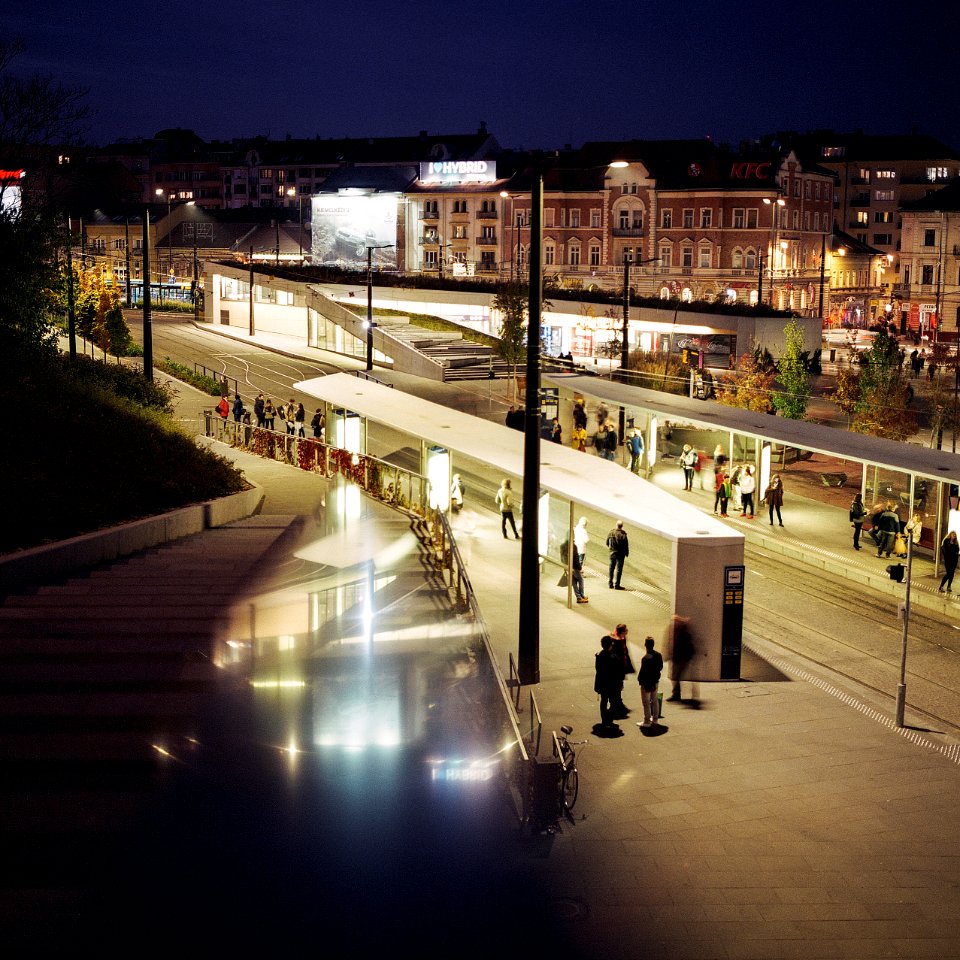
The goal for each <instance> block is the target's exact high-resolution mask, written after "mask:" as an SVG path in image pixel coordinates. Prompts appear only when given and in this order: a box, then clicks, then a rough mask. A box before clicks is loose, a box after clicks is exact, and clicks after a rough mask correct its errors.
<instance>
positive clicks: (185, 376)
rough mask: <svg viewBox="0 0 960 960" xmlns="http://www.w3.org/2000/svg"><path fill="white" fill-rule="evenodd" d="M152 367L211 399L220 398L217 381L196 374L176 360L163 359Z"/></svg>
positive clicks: (218, 382)
mask: <svg viewBox="0 0 960 960" xmlns="http://www.w3.org/2000/svg"><path fill="white" fill-rule="evenodd" d="M154 366H155V367H156V368H157V369H158V370H162V371H163V372H164V373H169V374H170V376H171V377H176V379H177V380H182V381H183V382H184V383H189V384H190V386H192V387H196V388H197V389H198V390H202V391H203V392H204V393H209V394H210V396H211V397H219V396H221V390H220V381H219V380H216V379H214V378H213V377H206V376H204V375H203V374H202V373H197V372H196V371H195V370H191V369H190V368H189V367H186V366H184V365H183V364H182V363H177V361H176V360H171V359H170V358H169V357H164V358H163V360H162V361H161V362H160V363H155V364H154Z"/></svg>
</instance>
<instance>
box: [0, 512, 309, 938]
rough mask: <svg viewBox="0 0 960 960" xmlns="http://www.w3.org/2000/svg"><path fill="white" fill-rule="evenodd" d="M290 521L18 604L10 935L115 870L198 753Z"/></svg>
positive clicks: (6, 722) (7, 748)
mask: <svg viewBox="0 0 960 960" xmlns="http://www.w3.org/2000/svg"><path fill="white" fill-rule="evenodd" d="M292 521H293V518H291V517H276V516H258V517H250V518H248V519H246V520H243V521H239V522H237V523H233V524H230V525H228V526H224V527H219V528H215V529H211V530H207V531H204V532H203V533H200V534H197V535H195V536H192V537H187V538H184V539H182V540H178V541H174V542H172V543H169V544H166V545H163V546H160V547H156V548H153V549H150V550H145V551H143V552H141V553H139V554H136V555H134V556H131V557H128V558H125V559H122V560H118V561H114V562H112V563H109V564H105V565H103V566H101V567H97V568H94V569H91V570H89V571H88V572H86V573H85V574H81V575H78V576H74V577H71V578H70V579H67V580H65V581H64V582H61V583H55V584H48V585H43V586H39V587H36V588H34V589H33V590H31V591H29V592H22V593H20V594H18V595H11V596H8V597H6V598H5V600H4V602H3V605H2V607H0V759H2V761H3V765H2V769H3V776H2V778H0V886H2V888H3V890H4V896H3V897H0V923H2V924H3V925H4V926H7V922H8V921H12V920H14V919H15V920H16V921H17V926H18V928H20V929H23V928H24V927H26V928H29V917H25V916H24V913H25V912H29V911H38V910H39V911H40V914H41V916H38V917H37V918H36V920H37V922H41V923H47V922H49V917H50V916H53V915H55V916H59V917H63V916H65V915H69V914H70V912H71V911H70V909H69V907H70V906H71V905H72V904H73V901H74V900H75V899H77V898H79V896H80V892H79V891H80V890H81V889H89V887H90V884H91V883H93V884H94V885H95V884H96V881H97V877H98V873H99V872H101V871H103V872H106V871H109V870H110V869H111V862H112V860H113V857H112V854H111V851H114V852H115V851H116V850H118V849H120V848H122V846H123V838H124V835H125V832H126V831H128V830H129V829H131V825H132V824H133V823H134V822H135V821H136V819H137V817H138V816H139V815H140V813H141V810H142V807H143V804H144V801H145V798H146V797H147V796H148V795H149V792H150V791H151V790H152V789H153V788H155V787H156V786H157V784H158V782H159V780H160V778H162V777H163V775H164V769H165V767H168V766H169V765H170V764H171V763H176V762H182V757H183V756H184V754H185V753H189V745H190V742H191V736H192V735H193V734H194V730H195V724H196V720H197V718H198V717H199V716H200V714H201V711H202V710H203V708H204V705H205V703H206V700H207V698H208V697H209V694H210V692H211V689H212V685H213V684H214V683H215V681H216V679H217V677H218V675H220V674H221V671H219V670H218V668H217V667H215V666H214V664H213V661H212V659H211V654H212V648H213V644H214V642H215V640H216V637H217V634H218V631H219V630H221V628H222V627H223V626H224V625H225V624H226V622H227V614H228V611H229V609H230V607H231V606H232V605H233V604H234V603H235V602H236V601H238V600H239V599H241V598H242V597H243V595H244V594H245V593H246V592H248V591H250V590H253V589H255V588H256V587H257V586H258V582H259V581H261V580H262V578H263V577H264V576H265V575H266V574H267V573H268V572H269V570H270V564H271V554H272V551H273V549H274V548H275V547H278V546H279V545H280V541H281V540H282V538H283V536H284V534H285V533H286V532H287V531H288V530H290V529H291V525H292ZM174 757H178V758H180V759H179V760H177V759H172V758H174ZM44 905H46V906H47V907H49V908H50V911H49V913H47V915H46V917H43V916H42V914H43V913H44V911H43V907H44ZM65 906H66V907H67V908H68V909H67V910H66V911H65V910H64V909H63V908H64V907H65ZM15 952H16V951H15V950H14V953H15Z"/></svg>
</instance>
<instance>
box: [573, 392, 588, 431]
mask: <svg viewBox="0 0 960 960" xmlns="http://www.w3.org/2000/svg"><path fill="white" fill-rule="evenodd" d="M573 426H574V428H575V429H583V430H586V429H587V408H586V407H585V406H584V401H583V400H582V399H581V400H576V401H574V404H573Z"/></svg>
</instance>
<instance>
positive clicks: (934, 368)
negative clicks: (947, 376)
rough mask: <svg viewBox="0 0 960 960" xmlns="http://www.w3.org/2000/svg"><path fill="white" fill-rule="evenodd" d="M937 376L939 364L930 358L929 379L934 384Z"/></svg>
mask: <svg viewBox="0 0 960 960" xmlns="http://www.w3.org/2000/svg"><path fill="white" fill-rule="evenodd" d="M936 375H937V362H936V360H934V359H933V357H931V358H930V365H929V366H928V367H927V379H928V380H929V381H930V382H931V383H933V378H934V377H935V376H936Z"/></svg>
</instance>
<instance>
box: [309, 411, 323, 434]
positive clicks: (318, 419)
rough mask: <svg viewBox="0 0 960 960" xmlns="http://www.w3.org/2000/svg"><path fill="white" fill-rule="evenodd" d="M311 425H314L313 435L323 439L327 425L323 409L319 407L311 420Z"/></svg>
mask: <svg viewBox="0 0 960 960" xmlns="http://www.w3.org/2000/svg"><path fill="white" fill-rule="evenodd" d="M310 426H311V427H313V436H314V438H315V439H317V440H322V439H323V435H324V432H325V431H326V427H327V418H326V417H325V416H324V415H323V410H322V409H321V408H320V407H317V409H316V412H315V413H314V415H313V418H312V419H311V420H310Z"/></svg>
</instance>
